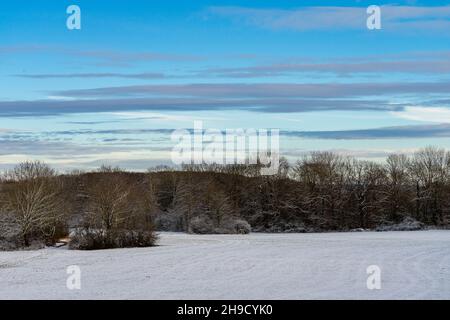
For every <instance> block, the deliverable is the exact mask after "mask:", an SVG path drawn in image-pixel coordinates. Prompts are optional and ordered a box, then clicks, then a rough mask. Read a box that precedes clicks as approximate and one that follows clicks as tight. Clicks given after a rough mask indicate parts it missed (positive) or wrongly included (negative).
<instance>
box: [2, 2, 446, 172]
mask: <svg viewBox="0 0 450 320" xmlns="http://www.w3.org/2000/svg"><path fill="white" fill-rule="evenodd" d="M72 4H76V5H78V6H79V7H80V8H81V21H82V22H81V23H82V28H81V30H68V29H67V28H66V19H67V17H68V15H67V14H66V8H67V7H68V6H69V5H72ZM369 5H379V6H380V7H381V10H382V11H381V12H382V29H381V30H368V29H367V28H366V19H367V14H366V8H367V7H368V6H369ZM1 6H2V7H1V10H0V81H1V84H2V85H1V87H0V88H1V90H0V146H1V147H2V148H0V150H1V151H0V168H7V167H10V166H11V165H13V164H15V163H17V162H18V161H22V160H26V159H39V160H44V161H47V162H49V163H50V164H52V165H54V166H55V167H58V168H61V169H63V170H65V169H72V168H86V169H92V168H95V167H98V166H99V165H100V164H102V163H109V164H113V165H120V166H122V167H125V168H129V169H135V170H144V169H146V168H148V167H150V166H152V165H155V164H158V163H169V162H170V161H169V159H170V156H169V153H170V150H171V149H172V148H173V142H172V141H170V132H171V130H174V129H177V128H192V127H193V121H195V120H202V121H203V122H204V127H205V128H219V129H226V128H278V129H280V130H281V132H282V135H281V149H282V150H281V151H282V154H284V155H285V156H287V157H288V158H289V159H290V160H294V159H296V158H298V157H299V156H301V155H302V154H304V153H305V152H308V151H311V150H331V151H336V152H340V153H343V154H349V155H355V156H358V157H361V158H367V159H373V160H377V161H378V160H382V159H383V158H384V157H385V156H386V155H387V154H389V153H392V152H406V153H411V152H414V151H415V150H416V149H417V148H420V147H423V146H426V145H430V144H432V145H437V146H440V147H444V148H450V108H449V107H450V2H449V1H396V2H389V1H339V2H337V1H292V0H289V1H280V0H277V1H268V0H264V1H261V0H260V1H237V0H235V1H170V0H169V1H133V0H132V1H106V0H86V1H83V0H79V1H76V0H73V1H51V0H36V1H20V0H18V1H13V2H9V3H2V5H1Z"/></svg>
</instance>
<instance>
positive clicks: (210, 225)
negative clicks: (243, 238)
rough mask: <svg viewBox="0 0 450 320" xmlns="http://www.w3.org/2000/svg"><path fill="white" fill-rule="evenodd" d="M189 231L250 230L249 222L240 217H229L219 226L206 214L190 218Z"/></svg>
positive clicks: (208, 232) (227, 232)
mask: <svg viewBox="0 0 450 320" xmlns="http://www.w3.org/2000/svg"><path fill="white" fill-rule="evenodd" d="M189 231H190V232H192V233H198V234H248V233H250V231H251V226H250V224H249V223H248V222H247V221H245V220H242V219H236V218H229V219H226V220H224V221H223V222H222V224H221V225H220V226H219V227H215V226H214V222H213V220H212V219H211V218H209V217H208V216H204V215H202V216H197V217H194V218H193V219H192V220H191V223H190V224H189Z"/></svg>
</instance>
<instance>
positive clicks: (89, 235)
mask: <svg viewBox="0 0 450 320" xmlns="http://www.w3.org/2000/svg"><path fill="white" fill-rule="evenodd" d="M156 240H157V236H156V235H155V234H154V233H153V232H152V231H144V230H114V231H108V232H106V231H104V230H94V229H82V230H77V231H75V232H74V233H73V234H72V235H71V237H70V243H69V248H70V249H77V250H99V249H113V248H137V247H151V246H154V245H155V243H156Z"/></svg>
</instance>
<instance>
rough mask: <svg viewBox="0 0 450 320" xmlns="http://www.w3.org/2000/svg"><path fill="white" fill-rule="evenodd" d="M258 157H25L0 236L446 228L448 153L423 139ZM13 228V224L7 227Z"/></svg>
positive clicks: (92, 241)
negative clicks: (168, 163)
mask: <svg viewBox="0 0 450 320" xmlns="http://www.w3.org/2000/svg"><path fill="white" fill-rule="evenodd" d="M260 169H261V165H259V164H256V165H244V164H242V165H226V166H221V165H207V164H202V165H184V166H183V167H182V168H179V169H174V168H170V167H164V166H161V167H156V168H152V169H149V170H148V172H145V173H137V172H126V171H124V170H121V169H119V168H111V167H107V166H103V167H102V168H100V169H99V170H97V171H95V172H81V171H75V172H71V173H69V174H58V173H57V172H56V171H55V170H53V169H52V168H50V167H49V166H48V165H46V164H45V163H41V162H25V163H22V164H19V165H18V166H16V167H15V168H14V169H12V170H9V171H7V172H5V173H4V174H3V176H2V181H1V194H0V197H1V214H0V231H2V233H3V235H2V234H0V239H1V238H2V237H3V238H4V239H5V238H6V234H7V233H13V234H15V237H16V240H15V241H16V242H17V243H20V244H21V245H23V246H28V245H30V243H31V241H33V240H36V239H40V240H41V241H45V242H46V243H54V242H55V241H57V240H58V239H60V238H63V237H67V236H68V235H70V238H71V239H72V243H73V246H74V247H75V248H80V249H90V248H108V247H125V246H147V245H153V244H154V243H155V240H156V236H155V234H154V231H155V230H168V231H184V232H193V233H248V232H250V230H253V231H267V232H308V231H345V230H351V229H355V228H363V229H374V228H376V227H378V226H382V225H390V224H395V223H399V222H401V221H403V220H404V219H405V218H411V219H415V220H417V221H419V222H421V223H423V224H426V225H435V226H446V225H448V221H449V217H450V214H449V212H450V203H449V202H450V153H449V152H447V151H446V150H444V149H439V148H436V147H427V148H424V149H421V150H419V151H417V152H416V153H414V154H413V155H411V156H407V155H404V154H392V155H389V156H388V157H387V159H386V161H384V162H380V163H378V162H372V161H363V160H359V159H356V158H352V157H346V156H342V155H339V154H336V153H332V152H312V153H310V154H308V155H305V156H304V157H302V158H301V159H299V160H298V161H296V162H295V163H289V162H288V161H287V160H286V159H285V158H283V157H281V159H280V166H279V170H278V173H277V174H275V175H272V176H262V175H260ZM13 231H14V232H13Z"/></svg>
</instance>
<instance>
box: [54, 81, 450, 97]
mask: <svg viewBox="0 0 450 320" xmlns="http://www.w3.org/2000/svg"><path fill="white" fill-rule="evenodd" d="M448 92H450V82H414V83H400V82H398V83H396V82H392V83H378V82H375V83H370V82H367V83H222V84H206V83H199V84H184V85H135V86H121V87H103V88H95V89H81V90H63V91H57V92H54V93H52V94H53V95H56V96H63V97H70V98H100V97H127V96H155V95H158V96H169V97H202V98H204V97H210V98H263V97H264V98H268V97H271V98H275V97H284V98H335V99H336V98H348V97H362V96H380V95H386V94H408V93H416V94H417V93H448Z"/></svg>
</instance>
